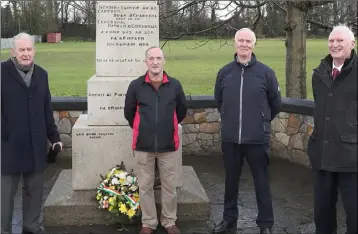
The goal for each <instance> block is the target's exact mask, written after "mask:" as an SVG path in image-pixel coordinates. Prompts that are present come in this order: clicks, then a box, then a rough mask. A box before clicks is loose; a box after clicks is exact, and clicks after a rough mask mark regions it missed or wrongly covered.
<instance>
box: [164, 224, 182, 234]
mask: <svg viewBox="0 0 358 234" xmlns="http://www.w3.org/2000/svg"><path fill="white" fill-rule="evenodd" d="M166 230H167V232H168V234H180V230H179V228H177V226H175V225H173V226H170V227H167V228H166Z"/></svg>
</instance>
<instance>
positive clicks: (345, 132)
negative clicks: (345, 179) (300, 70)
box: [308, 50, 358, 172]
mask: <svg viewBox="0 0 358 234" xmlns="http://www.w3.org/2000/svg"><path fill="white" fill-rule="evenodd" d="M332 62H333V59H332V56H330V55H328V56H327V57H326V58H324V59H323V60H322V61H321V63H320V65H319V66H318V68H316V69H315V70H314V73H313V76H312V90H313V96H314V101H315V109H314V131H313V133H312V135H311V137H310V140H309V143H308V156H309V158H310V161H311V165H312V167H313V168H314V169H318V170H320V169H321V170H327V171H333V172H357V130H358V123H357V93H358V92H357V54H356V51H355V50H352V52H351V56H350V58H349V59H346V61H345V63H344V65H343V67H342V70H341V72H340V73H339V75H338V76H337V78H336V79H335V80H334V81H333V79H332Z"/></svg>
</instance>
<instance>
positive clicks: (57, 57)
mask: <svg viewBox="0 0 358 234" xmlns="http://www.w3.org/2000/svg"><path fill="white" fill-rule="evenodd" d="M224 43H225V41H220V40H212V41H209V42H208V43H206V44H205V45H203V46H201V47H198V46H200V45H201V44H202V41H199V40H196V41H195V40H192V41H188V40H187V41H184V40H183V41H172V42H169V43H167V44H166V45H165V47H164V53H165V55H166V57H167V63H166V68H165V70H166V71H167V72H168V73H169V74H170V75H172V76H174V77H176V78H178V79H179V80H180V81H181V82H182V84H183V87H184V90H185V93H186V94H187V95H189V94H190V95H213V88H214V84H215V79H216V74H217V72H218V70H219V69H220V68H221V67H222V66H224V65H225V64H227V63H229V62H231V61H232V59H233V53H234V49H233V47H232V45H231V43H229V44H230V45H225V46H222V47H221V46H220V44H224ZM36 47H37V54H36V57H35V60H36V63H38V64H39V65H41V66H43V67H44V68H45V69H47V70H48V71H49V76H50V77H49V79H50V86H51V87H50V88H51V92H52V96H86V95H87V92H86V91H87V80H88V79H89V78H90V77H91V76H92V75H93V74H94V73H95V43H94V42H68V41H65V42H63V43H59V44H37V45H36ZM195 47H198V48H195ZM194 48H195V49H194ZM327 52H328V50H327V42H326V41H325V40H308V41H307V91H308V92H307V93H308V98H309V99H312V92H311V74H312V69H313V68H314V67H316V66H317V65H318V63H319V61H320V59H321V58H322V57H323V56H325V55H326V53H327ZM255 53H256V55H257V57H258V59H259V60H260V61H261V62H263V63H266V64H267V65H269V66H270V67H272V68H273V70H274V71H275V72H276V75H277V77H278V79H279V83H280V86H281V90H282V94H283V96H284V95H285V46H284V41H280V40H273V39H269V40H259V41H258V44H257V47H256V49H255ZM8 57H9V50H2V52H1V60H2V61H3V60H5V59H7V58H8Z"/></svg>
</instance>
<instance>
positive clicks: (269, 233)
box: [260, 228, 272, 234]
mask: <svg viewBox="0 0 358 234" xmlns="http://www.w3.org/2000/svg"><path fill="white" fill-rule="evenodd" d="M260 234H272V231H271V228H260Z"/></svg>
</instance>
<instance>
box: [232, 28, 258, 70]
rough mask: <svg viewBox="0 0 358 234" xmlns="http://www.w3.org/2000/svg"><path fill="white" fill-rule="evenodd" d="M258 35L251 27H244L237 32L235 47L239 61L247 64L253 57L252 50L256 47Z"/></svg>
mask: <svg viewBox="0 0 358 234" xmlns="http://www.w3.org/2000/svg"><path fill="white" fill-rule="evenodd" d="M255 43H256V36H255V33H254V32H253V31H252V30H251V29H249V28H242V29H240V30H238V31H237V32H236V34H235V49H236V54H237V58H238V61H239V62H240V63H242V64H246V63H247V62H248V61H250V59H251V55H252V50H253V48H254V47H255Z"/></svg>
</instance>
